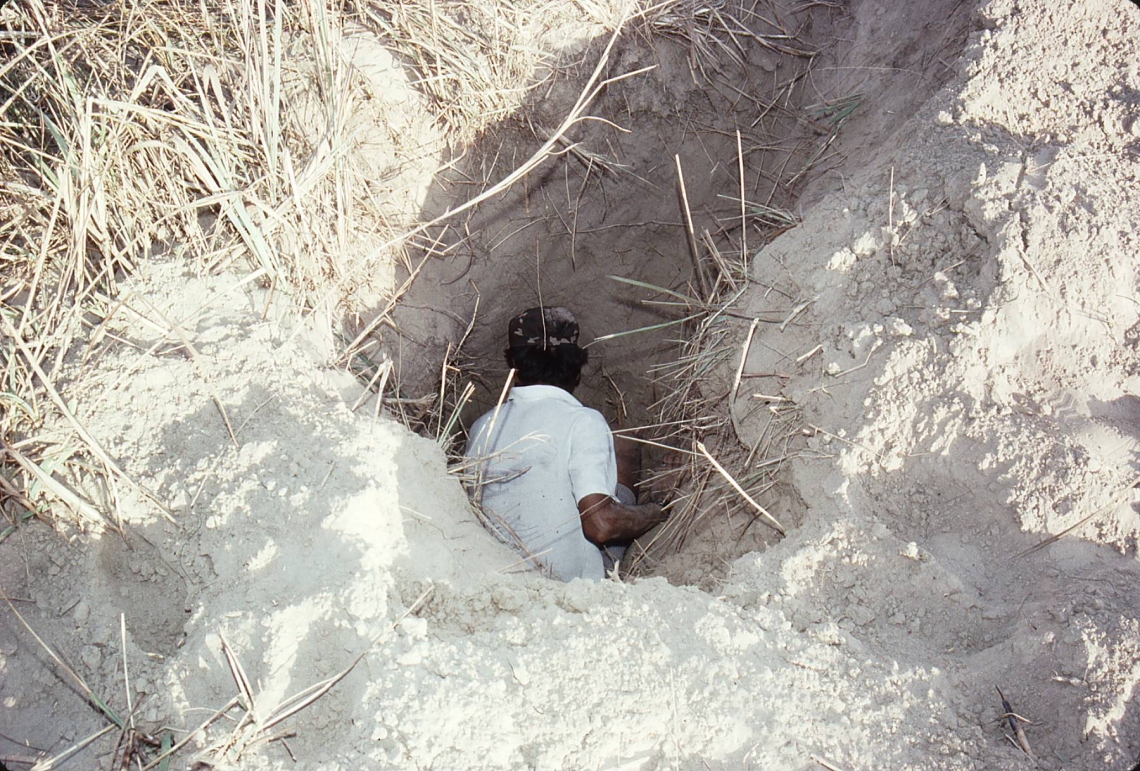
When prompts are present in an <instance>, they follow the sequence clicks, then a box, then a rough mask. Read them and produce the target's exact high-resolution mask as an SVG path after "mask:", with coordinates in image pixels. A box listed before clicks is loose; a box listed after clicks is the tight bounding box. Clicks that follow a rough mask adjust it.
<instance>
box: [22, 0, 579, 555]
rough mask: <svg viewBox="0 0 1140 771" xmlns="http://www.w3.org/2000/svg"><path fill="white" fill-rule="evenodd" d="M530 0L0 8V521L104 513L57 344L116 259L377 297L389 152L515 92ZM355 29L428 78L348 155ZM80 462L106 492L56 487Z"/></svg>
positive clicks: (529, 26)
mask: <svg viewBox="0 0 1140 771" xmlns="http://www.w3.org/2000/svg"><path fill="white" fill-rule="evenodd" d="M549 5H550V4H549V3H542V2H531V3H525V2H524V3H517V2H506V1H505V0H487V1H486V2H482V3H471V2H463V3H460V2H436V1H434V0H431V1H429V0H417V1H414V2H413V1H412V0H405V1H403V2H396V3H379V2H366V1H364V0H357V1H356V2H350V3H347V4H345V5H343V6H341V7H340V9H339V10H334V9H333V8H330V7H328V6H326V5H325V4H323V3H320V2H316V1H315V0H305V1H304V2H298V3H286V2H283V0H236V1H235V2H233V3H224V4H217V3H205V2H194V1H193V0H166V1H160V0H126V2H122V3H115V4H110V5H105V4H93V3H86V2H63V3H46V2H44V1H43V0H28V2H23V3H18V4H10V5H8V6H6V7H4V8H3V10H0V47H2V48H3V50H4V56H3V62H4V63H3V64H2V65H0V179H3V180H4V182H2V183H0V261H2V262H0V264H2V277H0V315H2V318H3V329H4V333H3V336H2V340H3V342H2V343H0V376H2V383H0V405H2V408H0V439H2V441H3V443H2V444H0V502H2V505H0V508H2V509H3V513H4V516H5V517H6V520H7V521H6V522H5V523H4V525H3V526H0V537H6V535H7V534H9V533H10V532H12V530H13V529H14V528H15V527H16V526H17V525H18V523H19V522H20V521H24V520H25V519H26V518H27V516H28V514H29V513H32V514H35V515H39V516H49V514H53V513H54V514H58V513H59V511H61V510H62V509H67V510H69V511H70V512H71V513H72V515H73V517H74V519H75V520H76V521H78V522H81V523H83V524H84V525H85V526H92V527H114V528H118V527H120V525H121V522H120V519H119V517H118V515H117V513H116V512H115V511H114V503H113V502H114V497H115V496H114V495H113V491H112V488H113V487H114V484H111V483H108V482H107V481H106V480H108V479H109V478H110V477H115V478H117V479H119V480H125V474H123V472H122V469H121V468H120V466H119V464H118V462H117V460H116V459H115V458H113V457H111V456H110V455H109V454H108V453H107V452H105V451H104V450H103V449H102V448H100V447H98V445H97V443H96V442H95V440H94V438H93V437H92V436H91V435H90V434H89V433H88V432H87V431H86V430H85V428H84V426H83V420H82V414H81V413H82V409H81V408H78V409H77V408H76V407H75V405H74V404H71V402H70V400H71V399H72V398H73V397H72V396H71V395H70V394H68V393H65V392H64V391H63V389H62V386H60V383H61V382H62V381H63V380H64V379H65V378H66V379H68V380H69V381H75V380H77V379H80V378H81V376H82V373H81V372H80V371H77V370H76V368H75V367H73V366H70V367H69V366H65V364H66V363H67V362H68V353H69V351H71V350H72V349H73V344H74V343H75V342H76V341H77V340H82V339H84V338H88V337H90V338H92V339H93V340H97V339H99V338H100V333H101V332H102V330H103V329H104V328H105V327H106V325H107V323H108V322H109V321H110V320H111V319H112V318H113V317H114V316H115V315H116V314H117V313H119V312H121V310H122V308H121V303H120V301H119V299H118V297H119V295H120V291H119V283H120V282H121V281H122V280H123V279H124V278H125V277H126V276H128V275H130V274H131V273H132V272H133V271H134V270H135V269H136V267H137V265H138V264H139V263H140V262H142V261H144V260H146V259H148V258H149V257H151V256H153V255H157V254H167V255H169V256H172V257H175V258H181V259H184V260H186V262H187V264H188V265H189V266H191V267H192V268H193V269H197V270H202V271H218V270H222V269H235V270H239V271H247V272H256V274H257V280H258V281H259V282H260V283H262V284H264V285H268V286H270V287H271V288H272V289H273V290H274V291H276V292H279V293H284V294H287V295H289V296H291V297H292V298H293V299H294V300H295V302H296V303H297V305H298V306H300V307H301V308H303V309H307V311H308V312H315V313H325V314H333V315H335V316H341V315H343V314H344V313H345V312H348V313H350V314H351V313H352V312H354V311H356V310H359V309H357V308H355V307H354V306H353V302H354V301H353V299H352V298H354V297H356V296H357V295H358V294H359V293H360V290H361V288H362V287H367V288H369V289H370V290H371V291H372V293H373V294H375V293H376V292H377V291H379V292H381V293H384V292H388V293H389V294H390V296H391V297H392V299H393V302H395V300H396V299H398V297H399V289H398V288H388V287H385V286H384V281H383V280H381V281H379V283H374V276H373V273H374V272H376V265H375V260H374V259H369V258H375V257H376V256H377V255H376V254H375V250H372V249H370V248H368V247H370V246H372V245H375V244H377V243H388V244H390V248H389V249H388V250H387V253H386V255H384V256H385V258H386V259H385V263H386V264H388V265H389V268H388V270H389V271H390V270H391V265H394V263H395V262H396V261H397V258H398V256H399V255H400V254H401V250H402V249H404V248H405V247H407V246H418V245H419V242H418V241H417V240H415V239H414V238H401V234H403V233H405V232H407V231H408V230H409V229H410V228H411V225H412V223H413V221H414V217H415V215H416V214H417V212H416V210H415V209H416V207H417V205H418V204H417V198H416V192H415V190H414V189H412V188H414V182H412V181H409V178H410V177H414V176H415V175H414V174H409V172H408V169H409V167H415V166H417V164H418V165H419V166H420V167H424V166H429V167H431V168H429V169H428V174H429V175H430V171H431V170H432V169H434V167H435V165H436V164H438V163H439V161H438V157H437V155H438V152H439V148H438V147H436V148H433V147H429V146H426V144H427V143H426V140H425V137H424V136H422V135H421V134H423V131H421V129H423V130H424V131H426V130H427V129H426V128H425V127H427V128H430V127H431V126H433V125H434V126H437V127H440V126H442V127H446V129H447V130H448V131H449V132H450V133H449V138H450V139H451V140H452V141H454V142H456V145H457V146H462V144H463V143H464V142H465V141H467V140H469V139H470V138H472V137H473V136H475V135H476V134H477V133H478V132H479V131H481V130H482V129H483V128H484V127H486V126H487V125H488V124H489V123H491V122H492V121H495V120H497V119H499V118H501V117H502V116H503V115H504V114H506V113H507V112H510V111H511V110H513V109H515V108H516V107H517V105H518V104H519V103H520V102H521V100H522V98H523V97H524V96H525V93H526V92H527V90H528V89H529V88H531V87H533V86H534V85H535V82H534V79H533V75H534V73H535V72H536V71H537V70H538V69H539V68H540V67H541V65H542V63H543V62H544V61H546V58H547V57H548V55H549V54H548V52H547V51H543V50H538V49H534V48H533V47H531V48H528V47H527V46H526V45H524V44H523V41H526V40H532V39H535V38H536V37H541V35H542V33H543V30H545V29H547V27H548V26H549V25H550V24H552V23H554V22H557V21H558V20H557V19H553V20H552V19H551V18H549V14H548V9H549ZM544 25H545V26H544ZM370 35H372V36H375V37H372V38H370V37H369V36H370ZM376 37H378V38H379V39H381V40H382V41H383V45H384V46H386V47H387V48H388V49H392V50H395V51H397V52H399V53H400V54H402V55H403V56H404V57H405V61H404V62H403V63H402V64H403V66H404V70H405V71H407V69H408V67H409V66H410V68H411V70H412V71H413V72H415V73H416V75H417V76H418V81H417V82H415V83H412V84H411V88H412V90H415V93H416V94H423V95H426V96H427V97H428V98H427V99H426V100H425V99H423V98H420V103H421V104H420V107H421V108H422V115H419V117H418V118H416V120H419V121H420V122H418V123H415V124H414V125H412V124H409V125H403V126H392V127H389V128H390V129H391V131H390V133H391V136H389V137H388V141H389V142H390V144H391V146H390V147H389V148H388V149H389V150H390V153H389V155H388V158H387V160H386V161H377V160H376V159H375V158H369V157H363V160H362V154H361V152H360V147H359V145H360V142H361V141H363V140H362V135H364V134H366V133H367V132H368V131H369V130H371V131H375V130H376V128H377V125H378V124H381V123H383V122H384V119H385V118H384V116H381V117H377V116H378V114H377V113H376V111H375V110H376V109H379V108H378V107H375V106H371V107H370V103H372V102H376V103H377V104H379V103H380V102H382V101H383V99H384V98H387V97H388V96H389V95H387V94H384V93H375V89H376V86H375V84H374V83H370V82H369V81H368V79H367V78H365V77H364V76H362V74H361V71H360V70H359V69H357V68H354V66H353V65H352V64H351V63H350V62H349V59H350V58H351V57H352V56H355V55H356V54H355V52H356V51H357V50H358V48H359V47H360V45H361V44H360V43H359V41H360V40H365V41H367V40H369V39H376ZM372 63H373V64H375V62H372ZM397 85H398V84H397ZM417 89H418V90H417ZM409 109H411V108H409ZM370 110H371V111H370ZM413 129H414V130H413ZM434 136H438V133H437V134H436V135H434ZM433 152H435V153H436V154H437V155H433V154H432V153H433ZM378 164H379V165H378ZM385 164H387V165H385ZM413 170H414V169H413ZM426 246H428V247H429V248H430V246H431V245H430V244H427V245H426ZM405 259H406V258H405ZM380 272H381V273H383V270H381V271H380ZM89 353H90V352H89ZM61 426H64V427H62V428H61ZM435 428H436V429H437V430H439V429H440V428H442V425H441V424H440V421H439V420H438V419H437V420H436V426H435ZM81 477H83V478H85V484H84V485H80V484H79V482H80V478H81ZM100 479H102V480H104V482H103V484H102V487H103V488H104V492H105V493H106V494H105V495H100V494H98V493H96V494H95V495H94V497H95V498H103V499H105V501H106V502H110V505H107V504H106V503H105V502H104V501H97V500H90V499H88V498H85V497H84V496H82V495H80V494H79V493H77V492H75V491H76V490H77V489H87V490H89V491H90V490H92V489H93V488H94V489H96V490H97V489H98V488H99V487H100V485H99V484H98V481H99V480H100ZM127 483H130V482H129V480H128V481H127ZM115 484H117V482H116V483H115ZM144 492H146V491H145V490H144ZM152 497H153V496H152ZM53 504H63V507H62V508H60V507H58V506H55V507H53ZM156 504H157V505H160V503H159V502H158V501H157V500H156Z"/></svg>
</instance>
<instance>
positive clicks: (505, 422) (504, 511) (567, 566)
mask: <svg viewBox="0 0 1140 771" xmlns="http://www.w3.org/2000/svg"><path fill="white" fill-rule="evenodd" d="M492 421H493V422H494V425H493V426H492ZM467 455H468V456H469V457H472V458H485V459H487V461H486V464H485V466H483V480H482V481H483V485H484V486H483V488H482V490H483V492H482V503H483V507H484V509H485V510H486V511H487V514H488V517H489V518H490V520H491V522H492V523H493V524H495V525H496V526H498V527H499V528H500V530H502V531H504V532H503V533H502V534H503V535H504V536H505V537H506V538H507V539H508V540H513V538H512V537H511V536H512V535H513V536H514V537H517V539H518V541H519V542H520V543H521V544H522V545H523V546H524V547H525V549H526V551H527V553H528V554H529V555H530V556H532V557H534V558H535V561H536V562H537V563H538V564H539V565H543V566H545V567H546V568H547V569H548V570H549V572H550V573H551V575H552V576H553V577H555V578H559V579H561V580H563V581H569V580H570V579H572V578H593V579H600V578H603V577H604V570H603V566H602V554H601V552H600V551H599V550H598V547H597V546H596V545H594V544H592V543H590V541H588V540H586V538H585V536H584V535H583V534H582V523H581V517H580V515H579V512H578V501H579V500H581V499H582V498H583V497H585V496H586V495H589V494H591V493H599V494H602V495H611V494H612V493H613V491H614V488H615V486H616V485H617V462H616V459H615V458H614V453H613V443H612V441H611V440H610V433H609V427H608V426H607V425H606V421H605V418H603V417H602V415H601V414H600V413H599V412H597V411H596V410H592V409H589V408H588V407H583V406H582V405H581V404H580V403H579V402H578V400H577V399H575V398H574V397H573V396H571V395H570V394H568V393H566V391H564V390H562V389H561V388H558V387H557V386H550V385H532V386H516V387H515V388H513V389H511V394H510V397H509V398H508V399H507V401H506V402H504V403H503V405H502V407H501V408H500V410H499V412H498V415H497V416H496V415H495V413H494V410H492V411H491V412H489V413H487V414H486V415H484V416H483V417H481V418H480V419H479V420H478V421H477V422H476V423H475V425H474V426H473V427H472V434H471V440H470V442H469V443H468V445H467Z"/></svg>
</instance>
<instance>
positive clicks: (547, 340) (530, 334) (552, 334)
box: [507, 306, 578, 351]
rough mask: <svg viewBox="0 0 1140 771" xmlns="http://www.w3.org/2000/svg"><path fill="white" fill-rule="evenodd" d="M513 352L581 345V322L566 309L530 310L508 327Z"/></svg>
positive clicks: (508, 338)
mask: <svg viewBox="0 0 1140 771" xmlns="http://www.w3.org/2000/svg"><path fill="white" fill-rule="evenodd" d="M507 341H508V344H509V345H510V346H511V348H541V349H542V350H544V351H545V350H547V349H550V348H557V347H558V346H560V345H577V344H578V320H577V319H575V318H574V314H573V313H571V312H570V310H569V309H567V308H560V307H546V306H542V307H538V308H527V309H526V310H525V311H523V312H522V313H520V314H519V315H517V316H515V317H514V318H513V319H511V322H510V324H508V325H507Z"/></svg>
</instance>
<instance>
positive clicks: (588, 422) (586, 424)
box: [572, 404, 610, 434]
mask: <svg viewBox="0 0 1140 771" xmlns="http://www.w3.org/2000/svg"><path fill="white" fill-rule="evenodd" d="M572 420H573V421H574V425H575V427H579V426H580V427H582V428H588V429H594V430H598V431H605V432H606V433H607V434H608V433H609V432H610V424H609V422H608V421H607V420H606V416H605V415H603V414H602V413H600V412H598V411H597V410H595V409H594V408H593V407H587V406H586V405H584V404H579V405H578V406H577V407H575V408H574V410H573V411H572Z"/></svg>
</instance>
